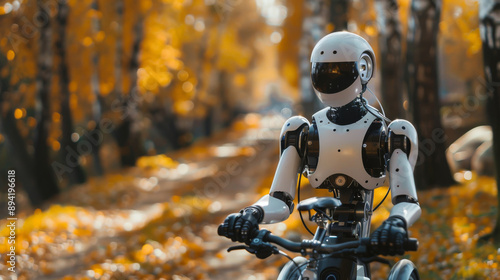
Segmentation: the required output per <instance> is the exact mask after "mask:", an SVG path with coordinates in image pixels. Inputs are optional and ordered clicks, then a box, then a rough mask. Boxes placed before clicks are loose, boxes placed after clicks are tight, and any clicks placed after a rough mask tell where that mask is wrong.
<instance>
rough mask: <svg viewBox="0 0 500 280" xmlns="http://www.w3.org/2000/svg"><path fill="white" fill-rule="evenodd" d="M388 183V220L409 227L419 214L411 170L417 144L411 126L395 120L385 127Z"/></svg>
mask: <svg viewBox="0 0 500 280" xmlns="http://www.w3.org/2000/svg"><path fill="white" fill-rule="evenodd" d="M388 150H389V157H390V161H389V167H388V171H389V182H390V188H391V193H392V195H391V196H392V203H393V204H394V207H393V208H392V210H391V214H390V217H393V216H398V217H401V218H402V219H403V220H405V222H406V225H407V227H410V226H411V225H412V224H413V223H414V222H415V221H416V220H417V219H418V218H419V217H420V214H421V212H422V211H421V209H420V206H419V204H418V197H417V191H416V188H415V181H414V179H413V170H414V168H415V164H416V162H417V155H418V140H417V133H416V130H415V128H414V127H413V125H412V124H411V123H410V122H408V121H406V120H395V121H393V122H391V124H390V125H389V138H388Z"/></svg>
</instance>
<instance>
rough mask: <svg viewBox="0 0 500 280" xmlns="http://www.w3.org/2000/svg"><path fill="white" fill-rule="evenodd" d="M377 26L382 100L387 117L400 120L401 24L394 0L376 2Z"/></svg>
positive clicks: (401, 111) (401, 75)
mask: <svg viewBox="0 0 500 280" xmlns="http://www.w3.org/2000/svg"><path fill="white" fill-rule="evenodd" d="M376 8H377V14H378V16H377V20H378V26H379V48H380V58H379V59H378V61H379V65H380V69H381V74H382V75H381V76H382V78H381V87H382V101H383V104H384V109H385V112H386V114H387V117H389V118H390V119H396V118H403V117H404V116H403V113H404V112H403V101H402V100H403V98H402V94H403V87H402V80H403V73H404V72H403V64H402V50H401V40H402V38H401V37H402V34H401V23H400V22H399V17H398V3H397V1H396V0H378V1H377V2H376Z"/></svg>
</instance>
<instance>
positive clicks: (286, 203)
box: [252, 116, 310, 224]
mask: <svg viewBox="0 0 500 280" xmlns="http://www.w3.org/2000/svg"><path fill="white" fill-rule="evenodd" d="M309 125H310V124H309V122H308V121H307V119H305V118H303V117H299V116H295V117H292V118H290V119H288V120H287V121H286V122H285V124H284V126H283V128H282V130H281V141H280V150H281V156H280V160H279V163H278V167H277V168H276V173H275V175H274V180H273V183H272V185H271V189H270V191H269V194H268V195H265V196H264V197H262V198H261V199H259V200H258V201H257V202H256V203H254V204H253V205H252V206H257V207H260V208H261V209H262V210H263V213H264V216H263V217H262V220H261V221H260V223H263V224H271V223H277V222H281V221H284V220H286V219H287V218H288V216H290V214H291V213H292V211H293V208H294V205H293V200H294V198H295V191H296V188H297V177H298V176H297V175H298V173H300V172H301V170H299V169H300V167H301V162H302V158H303V156H304V149H305V142H306V138H307V132H308V130H309Z"/></svg>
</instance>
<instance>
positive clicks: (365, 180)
mask: <svg viewBox="0 0 500 280" xmlns="http://www.w3.org/2000/svg"><path fill="white" fill-rule="evenodd" d="M328 110H329V108H325V109H323V110H321V111H319V112H317V113H316V114H314V119H315V120H316V125H317V127H318V135H319V158H318V165H317V167H316V170H315V171H314V172H312V173H308V178H309V182H310V183H311V185H312V186H313V187H314V188H317V187H319V186H320V185H321V183H323V181H324V180H325V179H327V178H328V177H330V176H331V175H334V174H345V175H347V176H349V177H351V178H353V179H354V180H356V181H357V182H358V183H359V184H360V185H361V186H362V187H363V188H365V189H369V190H372V189H375V188H377V187H380V186H382V184H383V183H384V181H385V175H382V176H381V177H379V178H375V177H372V176H371V175H370V174H368V173H367V172H366V170H365V168H364V165H363V155H362V149H363V140H364V138H365V135H366V133H367V131H368V128H369V127H370V125H371V124H372V123H373V121H375V120H376V119H377V117H375V116H374V115H372V114H370V113H367V114H366V115H365V116H364V117H363V118H362V119H360V120H359V121H357V122H355V123H353V124H349V125H337V124H334V123H332V122H331V121H330V120H329V119H328V117H327V116H326V113H327V112H328Z"/></svg>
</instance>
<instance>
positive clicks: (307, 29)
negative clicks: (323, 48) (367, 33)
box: [299, 0, 344, 118]
mask: <svg viewBox="0 0 500 280" xmlns="http://www.w3.org/2000/svg"><path fill="white" fill-rule="evenodd" d="M327 2H329V1H327V0H320V1H316V0H305V1H304V11H305V12H304V14H305V15H304V21H303V22H302V38H301V39H300V48H299V63H300V64H299V70H300V80H299V84H300V92H301V105H302V107H303V110H302V111H303V113H304V115H305V116H306V117H308V118H311V116H312V115H313V114H314V113H315V112H316V111H318V110H319V109H321V108H323V107H324V105H323V104H322V103H321V102H320V101H319V99H318V98H317V97H316V95H315V93H314V89H313V87H312V84H311V78H310V76H311V63H310V58H311V52H312V50H313V48H314V45H316V43H317V42H318V41H319V40H320V39H321V38H322V37H323V36H324V35H326V34H325V33H326V25H327V23H328V20H329V19H330V18H331V16H330V11H329V10H330V9H329V7H331V8H332V10H335V5H334V4H333V1H332V3H331V5H328V4H329V3H327ZM335 2H342V1H335ZM332 16H333V15H332ZM335 28H339V29H340V30H342V29H344V27H341V26H335Z"/></svg>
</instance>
